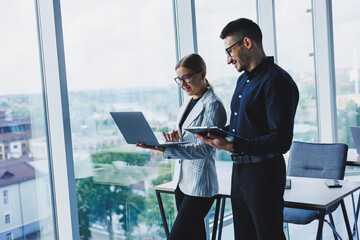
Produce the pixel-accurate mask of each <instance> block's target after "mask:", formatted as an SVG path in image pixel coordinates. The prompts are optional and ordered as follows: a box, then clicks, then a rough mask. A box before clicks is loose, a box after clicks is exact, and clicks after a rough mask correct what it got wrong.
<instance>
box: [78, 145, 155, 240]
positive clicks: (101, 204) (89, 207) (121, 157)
mask: <svg viewBox="0 0 360 240" xmlns="http://www.w3.org/2000/svg"><path fill="white" fill-rule="evenodd" d="M92 159H93V162H94V165H95V167H96V166H97V165H98V166H101V165H104V164H112V163H113V162H114V161H123V162H127V163H129V164H131V165H143V164H144V163H145V162H147V161H148V160H149V159H150V156H149V155H148V154H137V153H121V152H99V153H96V154H94V155H92ZM76 194H77V204H78V215H79V225H80V226H79V229H80V236H81V239H83V240H88V239H90V238H91V232H90V230H89V228H90V225H91V223H98V224H101V225H102V226H103V227H104V228H105V229H106V230H107V231H108V233H109V239H110V240H112V239H114V237H113V234H114V233H113V216H114V215H118V216H119V217H120V219H119V222H120V223H121V225H122V228H123V229H124V230H125V232H126V233H127V236H128V239H131V236H130V234H129V233H130V232H131V230H132V228H133V226H137V220H138V215H139V213H140V212H142V211H144V207H145V201H144V197H142V196H140V195H138V194H135V193H133V191H132V188H131V187H130V186H116V185H108V184H101V183H97V182H95V181H94V177H89V178H84V179H78V180H77V181H76ZM127 202H131V206H133V207H131V206H130V207H129V206H127V204H126V203H127ZM128 215H129V216H131V218H130V217H128Z"/></svg>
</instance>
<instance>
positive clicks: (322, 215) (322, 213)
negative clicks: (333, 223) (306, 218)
mask: <svg viewBox="0 0 360 240" xmlns="http://www.w3.org/2000/svg"><path fill="white" fill-rule="evenodd" d="M324 218H325V210H321V211H320V215H319V225H318V230H317V234H316V240H321V238H322V230H323V226H324Z"/></svg>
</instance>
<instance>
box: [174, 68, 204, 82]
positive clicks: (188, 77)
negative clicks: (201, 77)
mask: <svg viewBox="0 0 360 240" xmlns="http://www.w3.org/2000/svg"><path fill="white" fill-rule="evenodd" d="M199 72H201V70H200V71H198V72H193V73H191V74H185V75H184V76H183V77H182V78H180V77H176V78H174V80H175V82H176V83H177V84H178V85H181V81H184V82H186V83H189V82H190V77H191V76H192V75H194V74H196V73H199Z"/></svg>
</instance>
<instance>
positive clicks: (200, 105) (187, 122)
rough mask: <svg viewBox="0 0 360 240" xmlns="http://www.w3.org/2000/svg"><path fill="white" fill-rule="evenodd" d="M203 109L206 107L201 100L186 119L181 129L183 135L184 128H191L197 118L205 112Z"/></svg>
mask: <svg viewBox="0 0 360 240" xmlns="http://www.w3.org/2000/svg"><path fill="white" fill-rule="evenodd" d="M203 108H204V106H203V103H202V101H201V100H200V101H198V102H197V103H196V104H195V106H194V108H193V109H192V110H191V112H190V113H189V115H188V117H187V118H186V119H185V122H184V123H183V125H182V128H181V133H182V135H184V133H185V130H184V128H187V127H188V126H190V124H191V123H192V122H193V121H194V120H195V118H196V117H197V116H199V114H200V113H201V112H202V111H203Z"/></svg>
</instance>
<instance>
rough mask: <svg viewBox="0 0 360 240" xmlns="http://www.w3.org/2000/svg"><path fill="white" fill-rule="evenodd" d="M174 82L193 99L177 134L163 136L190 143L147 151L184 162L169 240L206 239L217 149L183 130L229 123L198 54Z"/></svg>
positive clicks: (180, 66)
mask: <svg viewBox="0 0 360 240" xmlns="http://www.w3.org/2000/svg"><path fill="white" fill-rule="evenodd" d="M175 70H176V74H177V77H176V78H175V79H174V80H175V82H176V83H177V84H178V85H180V87H181V88H182V89H183V90H184V92H186V93H187V94H188V95H189V96H191V98H190V99H189V100H188V101H187V102H185V103H184V104H183V105H182V106H181V108H180V110H179V114H178V121H177V128H178V129H177V130H176V131H172V132H171V133H163V134H164V137H165V139H166V140H167V141H177V140H183V141H189V142H190V143H188V144H182V145H172V146H166V147H156V148H154V147H148V146H145V145H144V144H140V143H139V144H137V146H140V147H143V148H152V149H155V150H159V151H162V152H164V157H165V158H173V159H181V160H180V161H177V162H176V166H175V173H174V177H173V181H176V182H177V183H178V185H177V188H176V190H175V200H176V207H177V209H178V215H177V217H176V219H175V223H174V225H173V227H172V229H171V232H170V236H169V238H168V239H171V240H175V239H181V240H184V239H186V240H192V239H194V240H195V239H196V240H199V239H200V240H201V239H206V232H205V225H204V217H205V216H206V214H207V213H208V211H209V209H210V207H211V206H212V203H213V202H214V195H216V194H217V193H218V181H217V175H216V169H215V160H214V157H215V151H216V149H215V148H213V147H211V146H209V145H206V144H204V142H202V141H200V140H199V139H198V138H196V137H195V135H194V134H192V133H190V132H187V131H185V130H184V129H185V128H187V127H192V126H218V127H223V126H224V125H225V123H226V112H225V109H224V106H223V104H222V102H221V101H220V99H219V98H218V97H217V96H216V95H215V93H214V90H213V88H212V87H211V86H210V84H209V82H208V81H207V79H206V78H205V76H206V65H205V62H204V60H203V59H202V58H201V56H200V55H198V54H190V55H187V56H185V57H184V58H182V59H181V60H180V61H179V62H178V63H177V65H176V67H175Z"/></svg>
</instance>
